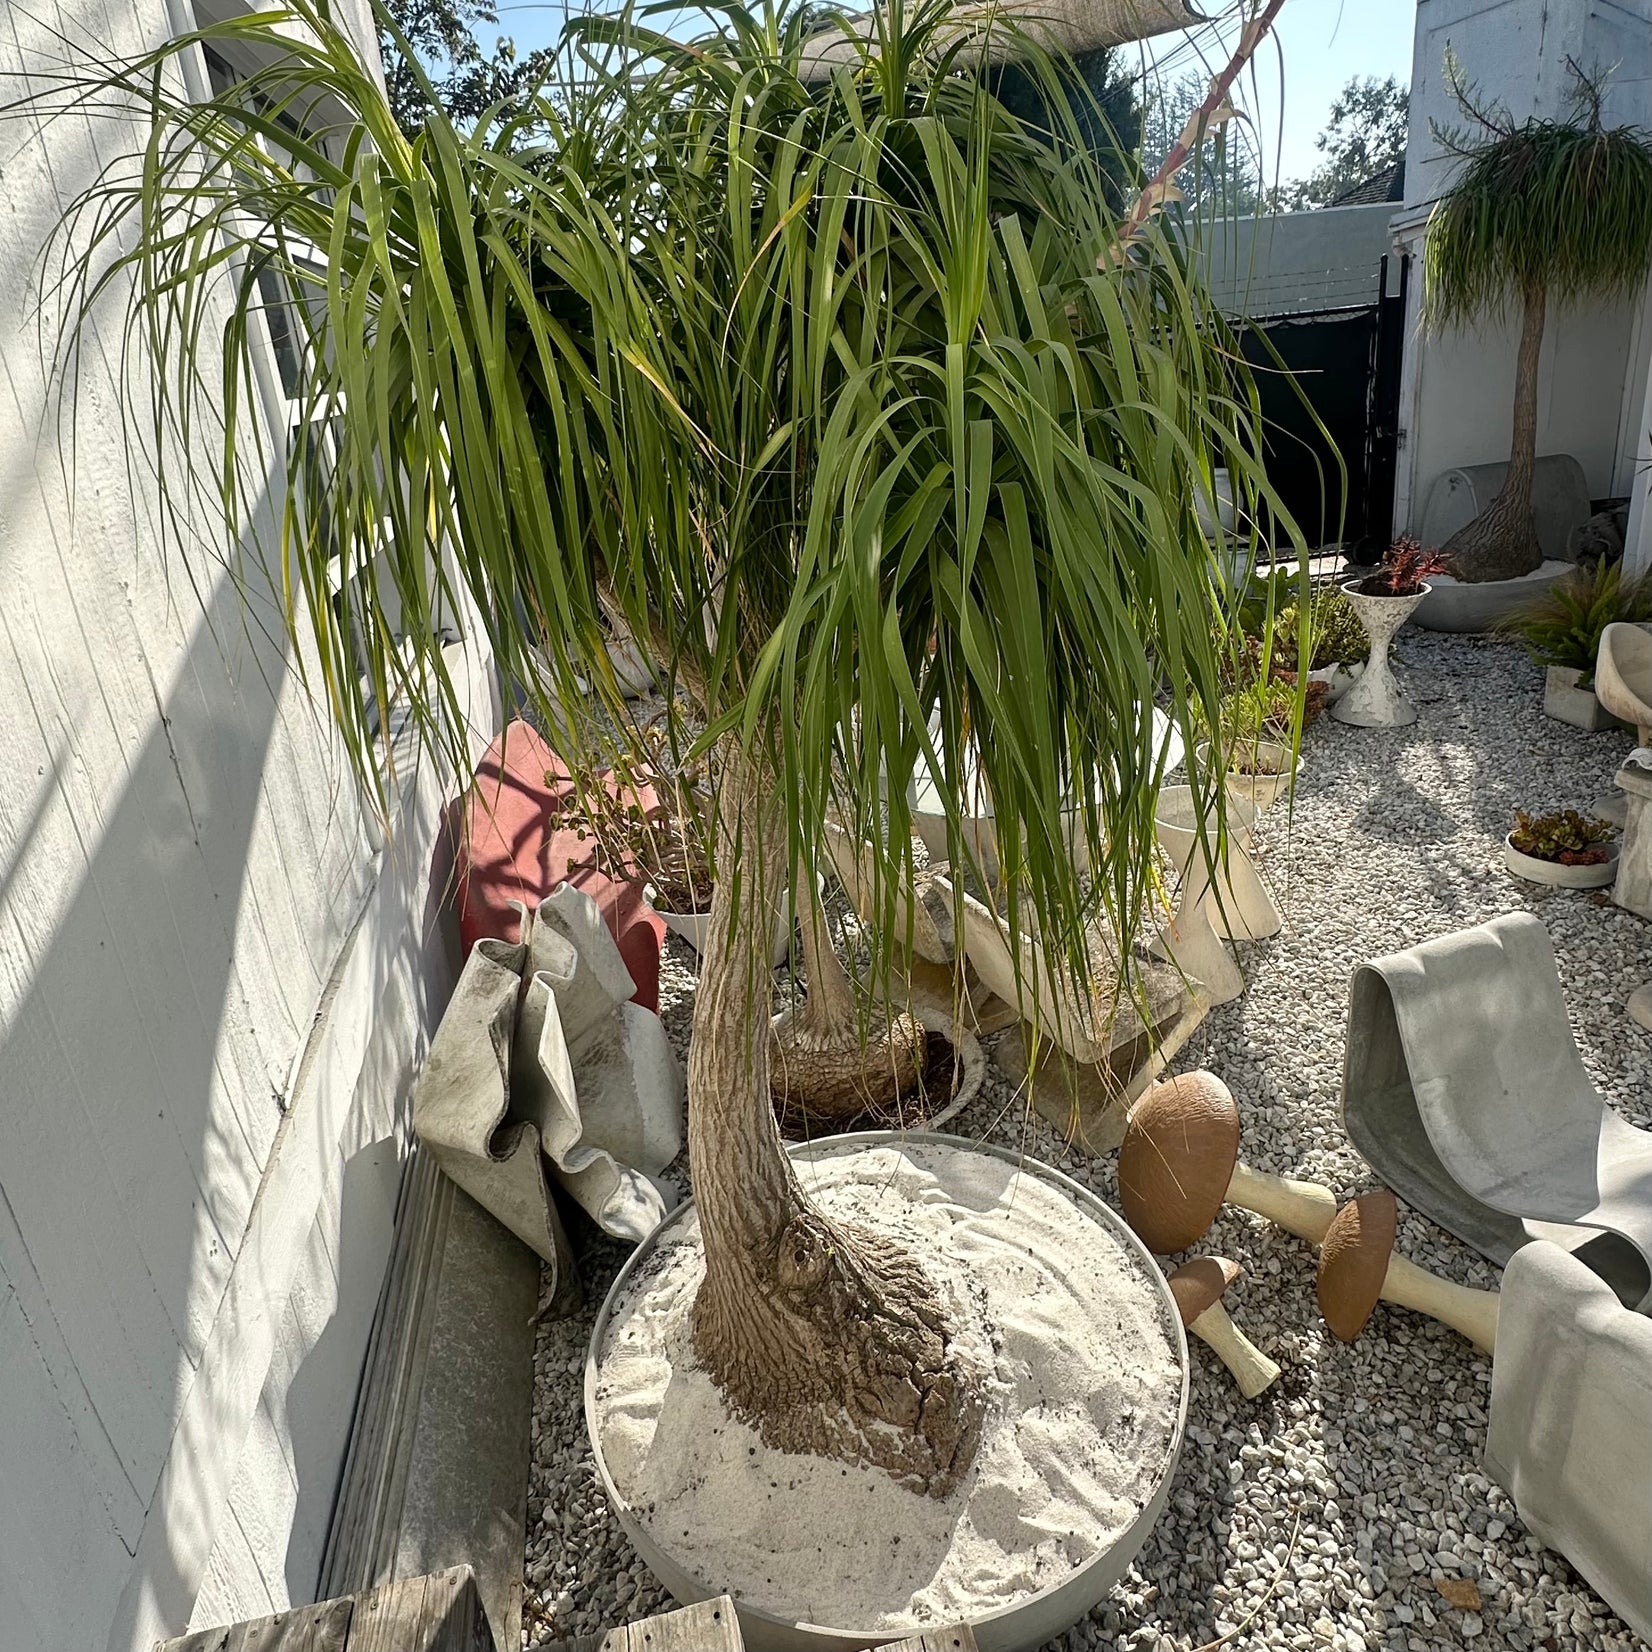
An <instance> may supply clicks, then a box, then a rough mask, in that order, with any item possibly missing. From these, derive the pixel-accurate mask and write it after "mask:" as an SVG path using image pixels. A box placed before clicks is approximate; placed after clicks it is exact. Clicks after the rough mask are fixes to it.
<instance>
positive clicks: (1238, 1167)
mask: <svg viewBox="0 0 1652 1652" xmlns="http://www.w3.org/2000/svg"><path fill="white" fill-rule="evenodd" d="M1227 1198H1228V1202H1229V1203H1230V1204H1236V1205H1243V1206H1244V1208H1245V1209H1246V1210H1254V1211H1255V1212H1256V1214H1257V1215H1258V1216H1266V1217H1267V1219H1268V1220H1269V1221H1270V1222H1277V1223H1278V1224H1279V1226H1280V1227H1282V1228H1284V1229H1285V1231H1286V1232H1287V1233H1294V1234H1295V1235H1296V1236H1297V1237H1298V1238H1299V1239H1306V1240H1307V1241H1308V1243H1309V1244H1310V1245H1317V1244H1319V1243H1320V1242H1321V1240H1323V1239H1324V1237H1325V1230H1326V1229H1327V1228H1328V1227H1330V1225H1331V1221H1332V1219H1333V1218H1334V1217H1335V1215H1336V1213H1337V1201H1336V1195H1335V1194H1334V1193H1333V1192H1332V1191H1331V1190H1330V1188H1328V1187H1321V1186H1320V1185H1319V1183H1318V1182H1298V1181H1293V1180H1291V1178H1290V1177H1288V1176H1270V1175H1269V1174H1268V1173H1267V1172H1266V1171H1263V1170H1252V1169H1251V1167H1250V1166H1249V1165H1248V1164H1235V1165H1234V1167H1233V1176H1232V1178H1231V1179H1230V1180H1229V1182H1228V1191H1227Z"/></svg>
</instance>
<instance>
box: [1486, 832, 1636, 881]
mask: <svg viewBox="0 0 1652 1652" xmlns="http://www.w3.org/2000/svg"><path fill="white" fill-rule="evenodd" d="M1600 847H1601V848H1602V849H1604V850H1605V851H1606V859H1605V860H1601V861H1595V862H1594V863H1592V864H1591V865H1588V866H1563V865H1562V864H1561V863H1560V862H1559V861H1557V860H1539V859H1538V858H1537V857H1536V856H1535V855H1525V854H1522V853H1521V852H1520V851H1519V850H1518V849H1516V848H1515V846H1514V845H1513V844H1512V843H1511V842H1510V841H1509V840H1508V838H1506V837H1505V838H1504V839H1503V864H1504V865H1505V866H1506V867H1508V869H1509V870H1510V871H1511V872H1512V873H1514V875H1515V876H1516V877H1517V878H1524V879H1525V880H1526V882H1527V883H1547V884H1552V885H1553V886H1554V887H1555V888H1556V889H1604V888H1605V887H1606V886H1607V884H1609V883H1611V882H1613V881H1614V880H1615V879H1616V877H1617V875H1618V846H1617V844H1615V843H1603V844H1601V845H1600Z"/></svg>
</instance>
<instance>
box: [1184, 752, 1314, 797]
mask: <svg viewBox="0 0 1652 1652" xmlns="http://www.w3.org/2000/svg"><path fill="white" fill-rule="evenodd" d="M1235 749H1237V748H1235ZM1245 751H1246V753H1247V754H1248V755H1249V756H1250V757H1251V758H1252V760H1253V761H1254V762H1255V764H1256V767H1255V769H1254V771H1251V772H1247V771H1246V770H1244V769H1229V770H1228V771H1227V773H1226V774H1225V775H1223V777H1222V779H1223V784H1224V785H1226V787H1227V791H1228V796H1229V797H1240V798H1243V799H1244V800H1245V801H1246V802H1247V803H1254V804H1255V805H1256V807H1257V808H1258V809H1266V808H1269V807H1271V806H1272V805H1273V804H1274V803H1277V802H1278V801H1279V799H1280V798H1281V797H1283V796H1284V795H1285V793H1286V792H1288V791H1289V790H1290V789H1291V781H1292V779H1293V777H1294V776H1296V775H1298V774H1300V773H1301V772H1302V770H1303V764H1302V763H1301V762H1300V760H1299V761H1297V762H1296V763H1294V764H1293V763H1292V761H1291V748H1290V747H1289V746H1288V745H1286V744H1285V742H1284V741H1283V740H1258V741H1256V742H1255V743H1254V744H1253V745H1248V746H1246V747H1245ZM1197 754H1198V758H1199V765H1200V767H1201V768H1206V769H1208V768H1209V767H1210V742H1209V741H1208V740H1201V741H1200V742H1199V745H1198V747H1197Z"/></svg>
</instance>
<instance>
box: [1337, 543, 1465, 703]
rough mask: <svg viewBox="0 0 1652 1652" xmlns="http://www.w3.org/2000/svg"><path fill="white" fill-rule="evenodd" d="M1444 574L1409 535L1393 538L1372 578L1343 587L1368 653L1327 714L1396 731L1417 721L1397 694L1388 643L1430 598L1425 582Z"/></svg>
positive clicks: (1434, 553) (1437, 558)
mask: <svg viewBox="0 0 1652 1652" xmlns="http://www.w3.org/2000/svg"><path fill="white" fill-rule="evenodd" d="M1444 571H1445V563H1444V561H1443V560H1442V558H1441V557H1440V555H1439V553H1438V552H1437V551H1425V550H1424V549H1423V547H1422V546H1421V545H1420V544H1419V543H1418V542H1417V541H1416V540H1415V539H1412V538H1410V537H1409V536H1407V537H1405V538H1401V539H1396V540H1395V541H1394V543H1393V544H1392V545H1390V546H1389V547H1388V549H1387V551H1386V552H1385V553H1384V554H1383V559H1382V562H1381V563H1380V564H1379V565H1378V567H1377V568H1376V569H1375V570H1374V571H1373V572H1371V573H1369V574H1366V575H1364V576H1363V577H1362V578H1359V579H1351V580H1348V581H1347V582H1345V583H1344V584H1343V586H1342V594H1343V595H1344V596H1345V597H1346V598H1347V599H1348V604H1349V606H1350V607H1351V608H1352V609H1353V611H1354V616H1355V618H1356V619H1358V621H1359V622H1360V624H1361V625H1362V626H1364V627H1365V635H1366V637H1367V638H1368V639H1369V642H1370V653H1369V655H1368V656H1367V658H1366V662H1365V669H1364V671H1362V672H1361V673H1360V678H1359V681H1358V682H1357V683H1355V684H1354V685H1353V687H1352V688H1350V689H1349V690H1348V692H1347V693H1346V694H1344V695H1343V696H1342V698H1341V699H1340V700H1338V701H1337V703H1336V704H1335V705H1334V706H1332V707H1331V715H1332V716H1333V717H1334V718H1336V720H1337V721H1338V722H1339V723H1353V724H1355V725H1356V726H1357V727H1360V728H1394V727H1398V726H1400V725H1403V724H1405V723H1414V722H1416V720H1417V708H1416V707H1415V706H1414V705H1412V704H1411V702H1410V701H1409V700H1407V699H1406V697H1405V696H1404V695H1403V694H1401V693H1400V689H1399V684H1398V683H1396V682H1395V681H1394V673H1393V671H1392V670H1390V669H1389V665H1388V644H1389V642H1390V641H1391V640H1392V638H1393V636H1394V633H1395V632H1396V631H1398V630H1399V628H1400V627H1401V626H1402V625H1404V624H1405V622H1406V621H1407V620H1408V619H1410V617H1411V614H1412V611H1413V610H1414V609H1415V608H1416V606H1417V604H1418V603H1419V602H1421V601H1422V600H1423V598H1424V597H1425V596H1427V595H1428V591H1429V586H1428V581H1429V579H1430V578H1431V577H1432V576H1433V575H1435V574H1438V573H1443V572H1444Z"/></svg>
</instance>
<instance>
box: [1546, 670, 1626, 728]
mask: <svg viewBox="0 0 1652 1652" xmlns="http://www.w3.org/2000/svg"><path fill="white" fill-rule="evenodd" d="M1583 676H1584V673H1583V672H1582V671H1580V670H1577V669H1575V668H1574V667H1572V666H1569V665H1551V666H1549V667H1548V668H1547V669H1546V670H1545V671H1544V673H1543V710H1544V712H1545V713H1546V714H1547V715H1548V716H1550V717H1553V718H1554V719H1555V721H1556V722H1560V723H1569V724H1571V726H1572V727H1573V728H1580V729H1587V730H1588V731H1589V732H1590V733H1591V734H1593V733H1595V732H1597V731H1598V730H1600V729H1608V728H1623V727H1624V726H1625V725H1624V724H1623V722H1622V721H1621V720H1620V719H1619V718H1616V717H1614V716H1613V715H1612V714H1611V712H1609V711H1608V710H1607V709H1606V707H1605V706H1603V705H1602V704H1601V703H1600V701H1599V699H1598V698H1596V695H1595V691H1594V690H1593V689H1592V688H1583V687H1581V686H1580V684H1581V681H1582V678H1583Z"/></svg>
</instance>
